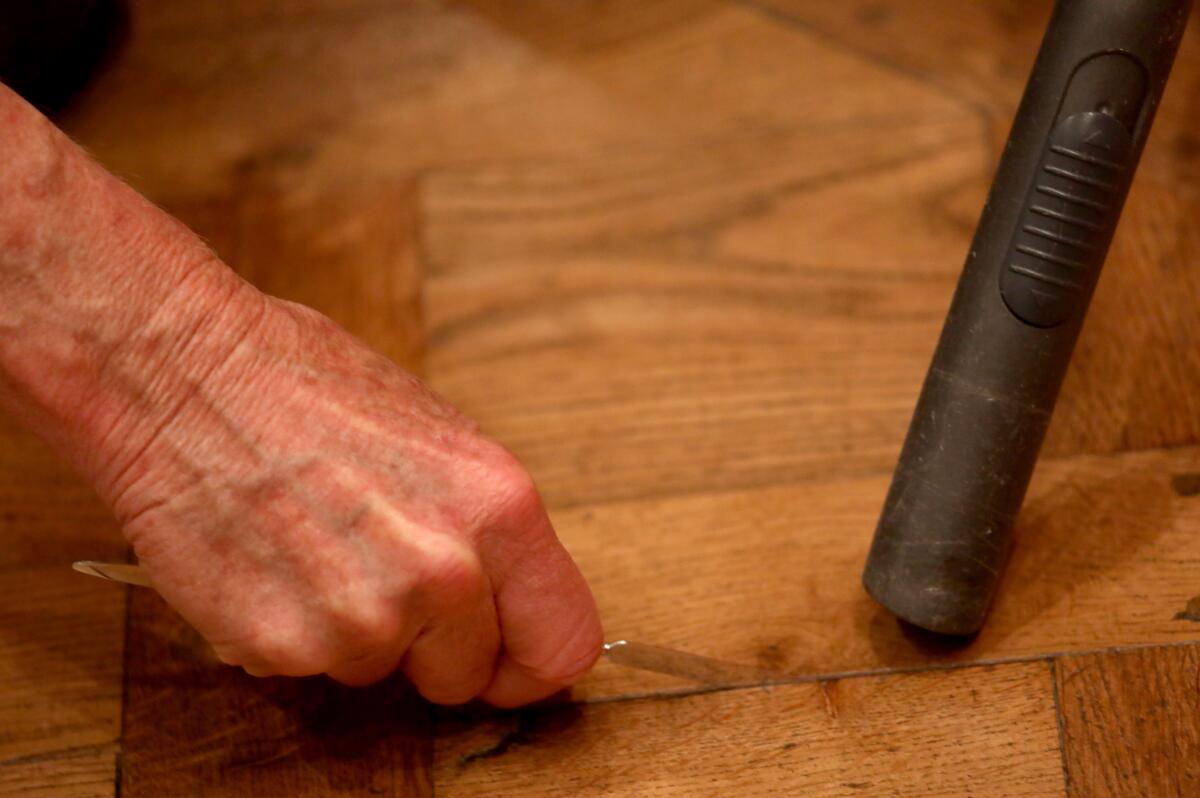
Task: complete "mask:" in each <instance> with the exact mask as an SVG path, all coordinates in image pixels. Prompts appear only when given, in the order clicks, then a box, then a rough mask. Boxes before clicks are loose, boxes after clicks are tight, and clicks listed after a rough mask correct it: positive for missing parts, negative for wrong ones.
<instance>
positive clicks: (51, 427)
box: [0, 86, 601, 707]
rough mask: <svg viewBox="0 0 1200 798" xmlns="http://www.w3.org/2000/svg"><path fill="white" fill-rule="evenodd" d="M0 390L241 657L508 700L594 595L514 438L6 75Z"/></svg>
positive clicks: (558, 677) (258, 664)
mask: <svg viewBox="0 0 1200 798" xmlns="http://www.w3.org/2000/svg"><path fill="white" fill-rule="evenodd" d="M0 192H2V196H3V197H5V199H4V201H3V205H2V206H0V207H2V208H3V213H0V402H2V403H3V404H4V406H6V407H7V408H9V409H10V410H12V411H13V412H15V413H17V414H18V415H19V416H20V417H22V418H24V419H25V420H26V421H27V422H28V423H29V424H30V425H31V427H32V428H33V429H35V430H36V431H38V432H39V433H40V434H41V435H42V436H43V437H45V438H46V439H47V440H48V441H50V442H51V444H52V445H54V446H56V447H57V448H58V449H59V450H60V451H61V452H63V454H64V455H65V456H67V457H68V458H69V459H70V460H71V461H72V462H73V463H74V464H75V465H76V466H77V467H78V468H79V469H80V471H81V472H82V473H83V474H84V475H85V476H86V477H87V478H88V479H89V480H90V481H91V482H92V483H93V484H94V485H95V487H96V490H97V491H98V492H99V494H100V495H101V496H102V497H103V498H104V499H105V500H106V501H108V502H109V504H110V505H111V506H112V508H113V511H114V512H115V513H116V516H117V518H118V519H119V520H120V521H121V523H122V527H123V529H124V531H125V534H126V536H127V537H128V539H129V541H130V542H131V544H132V545H133V548H134V550H135V552H136V553H137V556H138V559H139V561H140V562H141V563H142V565H143V567H144V568H145V569H146V570H147V571H148V572H149V575H150V577H151V579H152V580H153V582H154V584H155V586H156V587H157V588H158V590H159V592H160V593H161V594H162V595H163V597H164V598H166V600H167V601H168V602H169V603H170V604H171V605H172V606H173V607H174V608H175V609H176V610H178V611H179V612H180V613H181V614H182V615H183V617H184V618H186V619H187V620H188V621H189V622H190V623H191V624H192V625H194V626H195V627H196V629H197V630H199V632H200V633H201V634H202V635H204V637H205V638H206V639H207V640H208V641H209V642H210V643H211V644H212V645H213V647H214V649H215V650H216V652H217V654H218V656H219V657H220V658H221V659H222V660H224V661H225V662H228V663H230V664H234V665H240V666H241V667H243V668H245V669H246V670H247V671H248V672H250V673H252V674H255V675H264V676H265V675H276V674H283V675H294V676H303V675H310V674H318V673H327V674H329V675H330V676H332V677H333V678H335V679H338V680H339V681H343V682H345V683H347V684H353V685H359V684H368V683H370V682H373V681H377V680H379V679H381V678H383V677H385V676H387V675H388V674H390V673H391V672H393V671H394V670H396V669H400V670H402V671H403V672H404V673H405V674H406V675H407V676H408V677H409V678H410V679H411V680H412V681H413V683H414V684H415V685H416V687H417V688H418V689H419V690H420V691H421V693H422V694H423V695H425V696H426V697H427V698H429V699H430V700H432V701H435V702H438V703H445V704H456V703H461V702H464V701H467V700H470V699H472V698H477V697H478V698H482V699H484V700H486V701H489V702H491V703H493V704H496V705H498V706H506V707H507V706H518V705H521V704H525V703H528V702H530V701H535V700H538V699H540V698H544V697H546V696H548V695H550V694H552V693H554V692H557V691H558V690H561V689H562V688H563V687H565V686H567V685H569V684H571V683H572V682H574V681H575V680H576V679H578V678H579V677H580V676H581V675H582V674H584V673H585V672H586V671H587V670H588V669H589V668H590V667H591V665H592V663H593V662H594V661H595V659H596V657H597V656H598V654H599V651H600V645H601V628H600V623H599V619H598V617H597V614H596V608H595V604H594V602H593V600H592V596H591V594H590V592H589V590H588V587H587V585H586V583H585V582H584V580H583V577H582V576H581V575H580V573H579V570H578V569H577V568H576V566H575V564H574V563H573V562H572V561H571V558H570V556H569V555H568V554H567V552H566V550H565V549H564V548H563V547H562V545H561V544H560V543H559V542H558V539H557V537H556V536H555V534H554V530H553V529H552V527H551V525H550V521H549V519H548V518H547V516H546V512H545V510H544V509H543V507H542V504H541V501H540V499H539V497H538V494H537V491H536V489H535V488H534V486H533V483H532V481H531V480H530V478H529V476H528V474H527V473H526V472H525V470H524V469H523V468H522V467H521V465H520V464H519V463H518V462H517V461H516V460H515V459H514V458H513V456H512V455H511V454H509V453H508V452H507V451H505V450H504V449H503V448H502V447H501V446H499V445H498V444H497V443H495V442H493V441H491V440H489V439H488V438H486V437H484V436H483V435H482V434H480V433H479V431H478V429H477V428H476V426H475V425H474V424H473V423H472V422H471V421H469V420H468V419H466V418H464V417H463V416H462V415H461V414H459V413H458V412H457V411H456V410H454V408H452V407H450V405H448V404H447V403H446V402H445V401H444V400H443V399H441V398H440V397H438V396H437V395H435V394H434V393H432V392H431V391H430V390H429V389H428V388H426V387H425V386H424V385H422V384H421V382H420V381H418V380H417V379H416V378H414V377H413V376H411V375H409V374H407V373H405V372H404V371H402V370H401V369H399V368H397V367H396V366H395V365H394V364H392V363H391V362H389V361H388V360H386V359H385V358H383V357H382V356H380V355H378V354H375V353H374V352H372V351H371V350H370V349H368V348H367V347H366V346H365V345H363V344H362V343H361V342H359V341H358V340H357V339H355V338H354V337H352V336H351V335H349V334H348V333H346V332H345V331H344V330H342V329H340V328H339V327H337V326H336V325H335V324H333V322H331V321H329V320H328V319H326V318H324V317H322V316H320V315H319V314H317V313H316V312H314V311H312V310H309V309H308V308H304V307H301V306H299V305H294V304H291V303H288V302H283V301H281V300H278V299H274V298H272V297H268V296H266V295H264V294H262V293H260V292H258V291H257V290H255V289H254V288H253V287H251V286H250V285H248V284H247V283H245V282H244V281H242V280H241V279H240V278H238V277H237V276H236V275H235V274H234V273H233V272H232V271H230V270H229V269H228V268H227V267H225V266H224V265H223V264H222V263H220V262H219V261H218V260H217V259H216V257H215V256H214V255H213V254H212V253H211V252H210V251H209V250H208V249H207V248H206V247H205V246H204V245H203V244H202V243H201V242H200V241H199V240H198V239H197V238H196V237H195V236H194V235H192V234H191V233H190V232H189V231H187V230H186V229H185V228H183V227H182V226H181V225H179V224H178V223H177V222H175V221H174V220H172V219H170V218H169V217H168V216H166V214H164V213H162V212H161V211H159V210H158V209H157V208H155V207H154V206H152V205H151V204H150V203H148V202H146V201H145V200H144V199H142V198H141V197H139V196H138V195H137V194H136V193H134V192H133V191H132V190H131V189H129V188H128V187H127V186H125V185H124V184H122V183H121V182H120V181H118V180H117V179H116V178H114V177H112V176H111V175H109V174H108V173H107V172H105V171H104V170H103V169H101V168H100V167H99V166H97V165H96V164H95V163H93V162H92V161H90V160H89V159H88V158H87V156H86V155H85V154H84V153H83V152H82V151H80V150H79V148H78V147H76V146H75V145H74V144H72V143H71V142H70V141H69V140H67V139H66V137H64V136H63V135H62V134H61V133H59V132H58V131H57V130H55V129H54V127H53V126H52V125H51V124H50V123H49V122H48V121H46V120H45V119H44V118H42V117H41V116H40V115H39V114H37V112H36V111H34V110H33V109H31V108H30V107H29V106H27V105H26V104H25V103H23V102H22V101H21V100H20V99H18V98H17V97H15V96H14V95H13V94H12V93H11V92H9V91H8V90H7V89H4V88H3V87H2V86H0Z"/></svg>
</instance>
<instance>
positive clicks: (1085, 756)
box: [1057, 645, 1200, 798]
mask: <svg viewBox="0 0 1200 798" xmlns="http://www.w3.org/2000/svg"><path fill="white" fill-rule="evenodd" d="M1057 679H1058V692H1059V697H1060V701H1061V703H1062V717H1063V737H1064V742H1065V757H1066V763H1067V769H1068V773H1069V775H1070V782H1069V783H1070V789H1069V790H1068V794H1069V795H1071V796H1081V797H1082V796H1087V797H1088V798H1102V797H1103V796H1118V795H1119V796H1147V798H1149V796H1154V798H1167V797H1168V796H1188V795H1196V794H1197V792H1200V720H1197V718H1200V647H1197V646H1195V645H1187V646H1178V647H1172V648H1149V649H1141V650H1137V651H1123V652H1110V653H1103V654H1094V655H1091V656H1086V657H1067V658H1064V659H1061V660H1059V661H1058V663H1057Z"/></svg>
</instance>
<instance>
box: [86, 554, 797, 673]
mask: <svg viewBox="0 0 1200 798" xmlns="http://www.w3.org/2000/svg"><path fill="white" fill-rule="evenodd" d="M71 567H73V568H74V569H75V570H76V571H79V573H81V574H87V575H88V576H95V577H99V578H100V579H107V580H108V581H110V582H121V583H123V584H127V585H137V586H138V587H149V588H152V589H153V587H154V585H153V584H151V582H150V578H149V577H148V576H146V572H145V571H143V570H142V569H141V568H139V567H138V566H136V565H129V564H126V563H108V562H94V561H92V560H80V561H79V562H76V563H73V564H72V566H71ZM603 653H604V656H605V657H606V658H607V659H608V660H609V661H610V662H612V663H613V664H615V665H622V666H624V667H626V668H633V669H635V670H641V671H649V672H651V673H661V674H665V675H667V676H674V677H675V678H677V679H685V680H687V681H689V682H695V683H697V684H703V685H717V684H719V685H723V686H732V685H746V684H764V683H766V682H770V681H776V680H778V679H780V678H781V676H782V675H781V674H778V673H773V672H771V671H768V670H764V669H762V668H758V667H755V666H752V665H741V664H738V663H734V662H724V661H723V660H719V659H713V658H711V657H703V656H700V655H699V654H689V653H688V652H686V651H678V650H676V649H673V648H663V647H662V646H652V645H648V644H646V643H634V642H631V641H629V640H614V641H612V642H611V643H605V644H604V651H603Z"/></svg>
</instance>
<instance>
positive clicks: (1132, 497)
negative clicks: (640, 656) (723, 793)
mask: <svg viewBox="0 0 1200 798" xmlns="http://www.w3.org/2000/svg"><path fill="white" fill-rule="evenodd" d="M1197 472H1200V449H1195V448H1192V449H1180V450H1175V451H1171V452H1151V453H1141V454H1127V455H1121V456H1087V457H1076V458H1069V459H1064V460H1056V461H1052V462H1047V463H1043V464H1042V466H1041V467H1039V470H1038V472H1037V474H1036V476H1035V478H1034V483H1033V486H1032V488H1031V491H1030V495H1029V500H1028V502H1027V504H1026V507H1025V511H1024V513H1023V515H1022V517H1021V520H1020V522H1019V524H1018V529H1017V545H1016V549H1015V551H1014V554H1013V557H1012V560H1011V562H1010V563H1009V567H1008V568H1007V570H1006V573H1005V574H1004V577H1003V580H1002V583H1001V587H1000V592H999V596H998V599H997V602H996V604H995V606H994V607H993V610H992V613H991V616H990V617H989V619H988V622H987V624H986V626H985V627H984V629H983V631H982V632H981V633H980V635H979V636H978V637H977V638H975V639H974V640H970V641H961V642H958V643H949V642H945V641H941V640H938V639H935V638H933V637H927V636H923V635H918V634H914V633H913V632H911V631H909V630H906V629H905V628H904V627H901V626H900V625H899V624H898V623H897V622H896V621H895V619H894V618H892V617H891V616H890V615H888V614H887V613H886V612H885V611H884V610H882V609H881V608H880V607H878V606H877V605H875V604H874V603H873V602H871V601H870V600H869V599H868V598H867V596H866V595H865V593H864V592H863V591H862V588H861V587H860V585H859V577H860V574H861V570H862V564H863V561H864V559H865V557H866V551H867V546H868V545H869V543H870V539H871V533H872V531H873V529H874V524H875V520H876V517H877V514H878V511H879V507H880V506H881V503H882V501H883V495H884V492H885V491H886V488H887V478H886V477H885V476H881V477H874V478H860V479H828V480H821V481H816V482H812V483H807V484H798V485H789V486H780V487H771V488H761V489H753V490H739V491H730V492H727V493H710V494H705V495H698V496H687V497H677V498H671V499H648V500H641V501H630V502H620V503H610V504H602V505H597V506H594V507H588V508H578V509H575V510H567V511H561V512H556V513H554V514H553V518H554V520H555V523H556V526H557V529H558V531H559V534H560V536H561V537H562V538H563V540H564V541H565V542H566V544H567V547H568V548H569V549H570V550H571V551H572V553H573V554H574V555H575V556H576V558H577V559H578V561H579V562H580V565H581V567H582V568H583V570H584V573H585V574H586V575H587V577H588V579H589V581H590V583H591V585H592V588H593V590H594V592H595V594H596V596H597V600H598V601H599V603H600V607H601V615H602V617H603V618H604V619H605V623H606V626H607V632H608V636H609V637H610V638H628V639H630V640H641V641H644V642H649V643H657V644H659V645H666V646H671V647H674V648H680V649H684V650H688V651H691V652H693V653H696V654H702V655H705V656H709V657H714V658H717V659H720V660H724V661H728V662H732V663H741V664H746V665H754V666H758V667H762V668H766V669H768V670H771V671H773V672H776V673H779V674H781V675H785V676H790V677H806V676H807V677H811V676H813V675H822V674H823V675H828V674H840V673H862V672H873V671H879V670H885V671H886V670H895V669H912V668H918V669H919V668H927V667H936V666H944V665H949V664H952V663H962V662H972V661H974V662H979V661H995V660H1007V659H1023V658H1036V657H1042V656H1045V655H1048V654H1054V653H1058V652H1068V651H1082V650H1092V649H1097V648H1103V647H1109V646H1127V645H1135V644H1136V645H1142V644H1148V643H1164V642H1182V641H1189V640H1196V639H1197V638H1198V637H1200V632H1198V630H1197V627H1196V625H1195V624H1194V623H1193V622H1190V621H1187V620H1182V619H1177V618H1176V617H1175V616H1176V614H1177V613H1179V612H1180V611H1181V610H1183V609H1184V607H1185V605H1186V604H1187V602H1188V599H1189V598H1191V597H1192V596H1193V595H1194V594H1195V593H1196V592H1197V584H1198V583H1197V579H1198V578H1200V577H1198V574H1200V554H1198V553H1197V548H1196V545H1195V530H1196V528H1197V526H1198V525H1200V497H1197V496H1196V495H1194V493H1191V492H1189V491H1184V493H1191V495H1180V491H1179V490H1177V488H1176V487H1173V482H1174V481H1175V480H1176V479H1177V478H1178V477H1179V476H1180V475H1190V474H1194V473H1197ZM1185 481H1186V477H1185ZM688 687H689V685H687V684H686V683H684V682H681V681H677V680H673V679H670V678H668V677H665V676H657V675H653V674H643V673H640V672H637V671H632V670H629V669H627V668H622V667H619V666H617V665H614V664H611V663H607V662H602V663H601V664H600V665H599V666H598V667H597V668H596V670H595V671H593V673H592V674H591V675H590V676H589V677H588V679H587V680H585V681H584V682H583V683H582V684H581V685H580V686H579V687H578V688H577V691H576V692H577V697H578V698H579V699H581V700H594V699H601V698H607V697H612V696H621V695H637V694H640V693H644V692H649V691H663V690H679V689H688Z"/></svg>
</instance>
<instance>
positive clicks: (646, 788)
mask: <svg viewBox="0 0 1200 798" xmlns="http://www.w3.org/2000/svg"><path fill="white" fill-rule="evenodd" d="M435 774H436V778H437V785H438V796H439V798H465V797H466V796H493V795H521V796H528V797H529V798H536V797H538V796H560V795H572V796H581V797H585V798H590V797H591V796H630V797H631V798H632V796H645V797H646V798H650V797H651V796H653V798H668V797H670V796H701V795H703V796H713V795H740V796H768V795H779V796H783V795H805V796H864V795H872V796H874V795H879V796H884V795H903V796H906V798H909V797H910V796H911V797H913V798H915V797H916V796H945V798H950V797H951V796H953V797H954V798H960V797H961V796H974V798H983V797H984V796H1010V797H1012V796H1029V797H1030V798H1033V797H1034V796H1036V797H1037V798H1047V796H1055V795H1062V792H1063V773H1062V764H1061V760H1060V758H1059V751H1058V730H1057V726H1056V721H1055V713H1054V701H1053V696H1052V689H1051V680H1050V676H1049V670H1048V668H1047V667H1046V665H1045V663H1034V664H1021V665H1009V666H1004V667H999V668H986V669H970V670H963V671H957V672H954V673H929V674H917V675H905V676H888V677H868V678H859V679H847V680H843V681H834V682H826V683H822V684H807V685H793V686H787V687H772V688H765V689H746V690H736V691H732V692H718V693H709V694H702V695H692V696H688V697H685V698H673V699H665V700H664V699H649V700H641V701H633V702H626V701H621V702H615V703H607V704H592V705H587V706H583V707H580V706H567V707H564V708H560V709H557V710H543V711H540V712H539V711H528V712H525V713H522V714H518V715H516V716H509V717H506V718H503V719H499V720H492V721H458V722H446V723H441V724H439V735H438V741H437V757H436V767H435Z"/></svg>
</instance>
